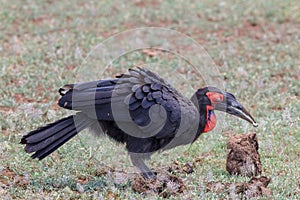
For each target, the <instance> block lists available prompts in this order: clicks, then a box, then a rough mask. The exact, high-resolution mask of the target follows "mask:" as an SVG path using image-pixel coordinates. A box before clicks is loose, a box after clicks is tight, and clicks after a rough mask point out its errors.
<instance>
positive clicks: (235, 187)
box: [206, 176, 272, 199]
mask: <svg viewBox="0 0 300 200" xmlns="http://www.w3.org/2000/svg"><path fill="white" fill-rule="evenodd" d="M270 181H271V179H270V178H267V177H265V176H261V177H259V178H258V177H252V178H251V180H250V181H249V182H248V183H232V184H231V183H222V182H209V183H207V184H206V191H207V192H210V191H213V192H216V193H221V192H227V193H228V194H230V195H231V196H232V195H240V197H241V199H250V198H256V197H261V196H262V197H267V196H270V195H272V191H271V190H270V189H268V188H267V186H268V185H269V183H270Z"/></svg>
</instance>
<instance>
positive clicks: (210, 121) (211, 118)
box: [203, 105, 217, 133]
mask: <svg viewBox="0 0 300 200" xmlns="http://www.w3.org/2000/svg"><path fill="white" fill-rule="evenodd" d="M213 110H214V108H213V107H212V106H209V105H207V106H206V125H205V128H204V131H203V132H204V133H206V132H209V131H211V130H213V129H214V128H215V126H216V124H217V119H216V115H215V113H214V112H213Z"/></svg>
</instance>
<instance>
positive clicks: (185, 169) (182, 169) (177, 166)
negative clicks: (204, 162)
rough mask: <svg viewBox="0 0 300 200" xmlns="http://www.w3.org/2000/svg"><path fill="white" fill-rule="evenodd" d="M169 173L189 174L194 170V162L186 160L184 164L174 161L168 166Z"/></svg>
mask: <svg viewBox="0 0 300 200" xmlns="http://www.w3.org/2000/svg"><path fill="white" fill-rule="evenodd" d="M168 172H170V173H174V172H175V173H179V174H191V173H193V172H194V164H193V163H192V162H187V163H185V164H183V163H181V162H179V161H177V160H176V161H174V162H173V163H172V165H171V166H170V167H169V168H168Z"/></svg>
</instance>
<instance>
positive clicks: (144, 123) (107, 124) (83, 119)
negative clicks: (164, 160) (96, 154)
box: [21, 68, 222, 178]
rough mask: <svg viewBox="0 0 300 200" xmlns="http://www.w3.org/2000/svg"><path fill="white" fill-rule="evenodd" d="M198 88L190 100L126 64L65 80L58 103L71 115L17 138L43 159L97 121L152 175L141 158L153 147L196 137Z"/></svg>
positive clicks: (201, 100)
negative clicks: (116, 71) (109, 75)
mask: <svg viewBox="0 0 300 200" xmlns="http://www.w3.org/2000/svg"><path fill="white" fill-rule="evenodd" d="M211 90H216V92H218V93H222V91H220V90H219V89H217V88H213V87H211V88H208V87H205V88H202V89H199V90H198V91H197V92H196V93H195V94H194V96H193V97H192V99H191V100H189V99H187V98H186V97H184V96H182V95H180V93H179V92H178V91H176V90H175V89H174V88H173V87H172V86H170V85H169V84H168V83H167V82H165V81H164V80H163V79H162V78H160V77H159V76H158V75H157V74H155V73H153V72H151V71H149V70H147V69H144V68H138V69H130V70H129V73H128V74H122V75H120V76H117V77H116V78H114V79H110V80H100V81H93V82H88V83H82V84H68V85H65V86H64V87H62V88H60V89H59V93H60V95H61V98H60V99H59V101H58V105H59V106H60V107H63V108H66V109H70V110H75V111H77V113H76V114H74V115H72V116H69V117H66V118H63V119H61V120H59V121H57V122H54V123H52V124H49V125H47V126H45V127H41V128H39V129H37V130H34V131H31V132H29V133H28V134H27V135H25V136H23V138H22V139H21V143H22V144H26V146H25V151H26V152H27V153H32V152H34V154H33V155H32V158H38V159H43V158H45V157H46V156H47V155H49V154H50V153H52V152H53V151H55V150H56V149H57V148H59V147H60V146H61V145H63V144H64V143H65V142H67V141H68V140H70V139H71V138H72V137H74V136H75V135H76V134H77V133H78V132H80V131H81V130H83V129H85V128H87V127H90V128H91V129H95V130H94V131H97V129H96V128H94V127H96V126H97V125H98V126H100V127H101V128H102V130H103V132H104V133H106V134H107V135H108V136H109V137H111V138H112V139H114V140H115V141H117V142H120V143H124V144H126V149H127V150H128V152H129V155H130V157H131V160H132V163H133V164H134V165H135V166H136V167H137V168H138V169H139V170H140V171H141V173H142V175H143V176H144V177H145V178H153V177H155V174H154V173H153V172H152V171H151V170H150V169H149V168H148V167H147V166H146V164H145V163H144V160H145V159H147V158H149V157H150V155H151V154H153V153H154V152H157V151H163V150H166V149H169V148H173V147H175V146H179V145H184V144H189V143H192V142H193V141H195V140H196V139H197V138H198V137H199V136H200V134H201V133H202V132H203V131H204V129H205V126H206V124H207V108H206V106H207V105H211V102H210V100H209V98H208V97H207V96H206V93H207V92H208V91H211Z"/></svg>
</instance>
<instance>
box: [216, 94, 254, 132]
mask: <svg viewBox="0 0 300 200" xmlns="http://www.w3.org/2000/svg"><path fill="white" fill-rule="evenodd" d="M215 110H219V111H223V112H226V113H229V114H231V115H234V116H237V117H239V118H241V119H244V120H246V121H248V122H249V123H251V124H252V125H253V126H254V127H257V126H258V124H257V123H256V121H255V120H254V118H253V117H252V115H251V114H250V113H249V112H248V111H247V110H246V109H245V108H244V106H243V105H242V104H241V103H240V102H239V101H237V100H236V99H235V97H234V96H233V95H232V94H230V93H227V92H226V93H225V94H224V100H223V101H222V102H219V103H217V104H216V105H215Z"/></svg>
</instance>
